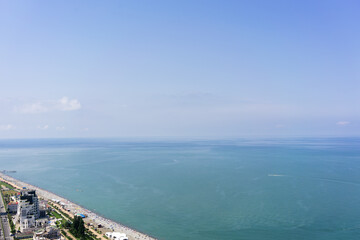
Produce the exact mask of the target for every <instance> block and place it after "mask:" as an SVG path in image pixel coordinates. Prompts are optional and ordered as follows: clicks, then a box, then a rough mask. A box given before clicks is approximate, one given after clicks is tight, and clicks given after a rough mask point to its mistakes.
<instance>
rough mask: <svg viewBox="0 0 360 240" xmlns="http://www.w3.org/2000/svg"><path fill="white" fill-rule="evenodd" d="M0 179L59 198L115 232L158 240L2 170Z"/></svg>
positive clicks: (131, 238)
mask: <svg viewBox="0 0 360 240" xmlns="http://www.w3.org/2000/svg"><path fill="white" fill-rule="evenodd" d="M0 180H3V181H5V182H8V183H10V184H12V185H14V186H15V187H17V188H19V189H21V188H23V187H26V188H30V189H35V190H36V192H37V193H38V195H39V196H40V197H42V198H44V199H46V200H52V199H57V200H59V201H61V202H62V203H64V204H65V205H66V208H67V209H69V210H70V213H72V214H74V215H75V214H77V213H83V214H86V215H87V220H90V221H92V222H94V223H96V224H101V225H102V226H104V228H106V229H112V230H113V231H115V232H123V233H125V234H126V235H127V236H128V238H129V240H157V239H156V238H154V237H151V236H149V235H147V234H145V233H142V232H140V231H138V230H135V229H133V228H130V227H127V226H125V225H122V224H120V223H118V222H115V221H113V220H110V219H107V218H105V217H103V216H101V215H100V214H97V213H94V212H92V211H90V210H88V209H86V208H85V207H83V206H81V205H79V204H76V203H73V202H71V201H69V200H68V199H66V198H64V197H61V196H59V195H57V194H55V193H53V192H51V191H48V190H45V189H42V188H40V187H37V186H34V185H31V184H28V183H26V182H23V181H21V180H18V179H16V178H14V177H11V176H9V175H6V174H4V173H1V172H0ZM110 231H111V230H110Z"/></svg>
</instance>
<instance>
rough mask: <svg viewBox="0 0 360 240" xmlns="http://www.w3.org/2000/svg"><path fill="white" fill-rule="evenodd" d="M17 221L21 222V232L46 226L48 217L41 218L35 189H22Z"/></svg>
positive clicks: (19, 197)
mask: <svg viewBox="0 0 360 240" xmlns="http://www.w3.org/2000/svg"><path fill="white" fill-rule="evenodd" d="M15 221H16V222H19V223H20V231H21V232H24V231H28V230H32V229H34V228H37V227H45V226H46V223H47V219H44V218H40V209H39V200H38V197H37V195H36V192H35V190H31V189H23V190H21V191H20V194H19V196H18V208H17V214H16V218H15Z"/></svg>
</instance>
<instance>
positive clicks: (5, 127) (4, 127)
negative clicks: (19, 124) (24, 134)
mask: <svg viewBox="0 0 360 240" xmlns="http://www.w3.org/2000/svg"><path fill="white" fill-rule="evenodd" d="M14 129H16V127H15V126H14V125H12V124H5V125H0V131H9V130H14Z"/></svg>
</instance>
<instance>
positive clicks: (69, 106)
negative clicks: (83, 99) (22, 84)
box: [14, 97, 81, 114]
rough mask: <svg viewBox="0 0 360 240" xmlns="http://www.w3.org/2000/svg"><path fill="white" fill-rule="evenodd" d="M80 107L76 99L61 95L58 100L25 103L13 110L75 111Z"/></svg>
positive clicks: (42, 111)
mask: <svg viewBox="0 0 360 240" xmlns="http://www.w3.org/2000/svg"><path fill="white" fill-rule="evenodd" d="M80 108H81V104H80V102H79V100H77V99H75V98H74V99H70V98H68V97H62V98H61V99H59V100H48V101H38V102H35V103H27V104H24V105H22V106H20V107H15V108H14V111H15V112H18V113H25V114H26V113H45V112H52V111H75V110H79V109H80Z"/></svg>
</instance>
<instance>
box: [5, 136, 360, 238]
mask: <svg viewBox="0 0 360 240" xmlns="http://www.w3.org/2000/svg"><path fill="white" fill-rule="evenodd" d="M0 169H7V170H16V171H17V173H15V174H12V176H14V177H16V178H18V179H21V180H23V181H26V182H29V183H31V184H34V185H37V186H39V187H42V188H44V189H47V190H50V191H52V192H54V193H57V194H59V195H61V196H63V197H66V198H68V199H70V200H72V201H74V202H76V203H78V204H80V205H82V206H84V207H86V208H88V209H90V210H93V211H95V212H97V213H99V214H101V215H103V216H105V217H107V218H110V219H113V220H115V221H118V222H121V223H123V224H125V225H128V226H131V227H133V228H135V229H138V230H140V231H142V232H145V233H148V234H150V235H152V236H155V237H157V238H159V239H163V240H180V239H196V240H205V239H246V240H255V239H256V240H266V239H276V240H282V239H284V240H289V239H319V240H322V239H324V240H325V239H326V240H332V239H359V238H360V139H359V138H334V139H266V140H245V139H242V140H228V141H143V142H141V141H131V142H130V141H125V140H109V139H88V140H86V139H61V140H60V139H59V140H54V139H52V140H46V139H44V140H0Z"/></svg>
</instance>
